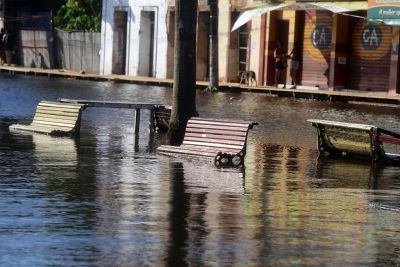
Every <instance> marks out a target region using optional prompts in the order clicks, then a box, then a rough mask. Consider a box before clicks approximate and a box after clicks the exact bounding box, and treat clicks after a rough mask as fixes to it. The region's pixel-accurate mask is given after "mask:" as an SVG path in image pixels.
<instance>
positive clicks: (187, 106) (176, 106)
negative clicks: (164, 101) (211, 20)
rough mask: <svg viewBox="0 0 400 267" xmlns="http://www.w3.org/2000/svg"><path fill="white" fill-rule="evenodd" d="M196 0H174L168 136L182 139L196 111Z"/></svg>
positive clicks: (178, 141) (176, 142)
mask: <svg viewBox="0 0 400 267" xmlns="http://www.w3.org/2000/svg"><path fill="white" fill-rule="evenodd" d="M197 5H198V3H197V0H176V1H175V51H174V87H173V99H172V111H171V120H170V123H169V131H168V133H169V140H170V143H171V144H172V145H179V144H181V143H182V140H183V137H184V135H185V128H186V124H187V121H188V120H189V119H190V117H193V116H197V111H196V25H197Z"/></svg>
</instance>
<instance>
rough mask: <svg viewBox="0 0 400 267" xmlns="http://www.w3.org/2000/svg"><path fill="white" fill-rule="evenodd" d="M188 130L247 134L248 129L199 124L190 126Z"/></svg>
mask: <svg viewBox="0 0 400 267" xmlns="http://www.w3.org/2000/svg"><path fill="white" fill-rule="evenodd" d="M187 128H191V129H213V130H225V131H235V132H247V130H248V128H247V127H229V126H219V125H199V124H188V125H187Z"/></svg>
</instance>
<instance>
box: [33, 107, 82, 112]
mask: <svg viewBox="0 0 400 267" xmlns="http://www.w3.org/2000/svg"><path fill="white" fill-rule="evenodd" d="M40 110H43V111H64V112H79V111H80V109H76V108H68V107H47V106H46V107H44V106H38V107H37V108H36V111H40Z"/></svg>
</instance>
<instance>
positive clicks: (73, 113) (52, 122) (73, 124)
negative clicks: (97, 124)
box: [10, 101, 85, 136]
mask: <svg viewBox="0 0 400 267" xmlns="http://www.w3.org/2000/svg"><path fill="white" fill-rule="evenodd" d="M84 108H85V105H83V104H70V103H60V102H53V101H41V102H39V104H38V106H37V108H36V113H35V116H34V118H33V120H32V123H31V124H30V125H22V124H14V125H10V130H19V131H30V132H37V133H44V134H48V135H53V136H74V135H78V134H79V130H80V121H81V112H82V110H83V109H84Z"/></svg>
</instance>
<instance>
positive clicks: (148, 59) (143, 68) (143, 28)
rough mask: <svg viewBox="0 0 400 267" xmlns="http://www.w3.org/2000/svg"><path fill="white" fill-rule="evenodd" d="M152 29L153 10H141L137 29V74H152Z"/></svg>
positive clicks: (153, 26)
mask: <svg viewBox="0 0 400 267" xmlns="http://www.w3.org/2000/svg"><path fill="white" fill-rule="evenodd" d="M154 29H155V12H154V11H142V12H141V13H140V30H139V64H138V75H139V76H146V77H153V76H154V32H155V30H154Z"/></svg>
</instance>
